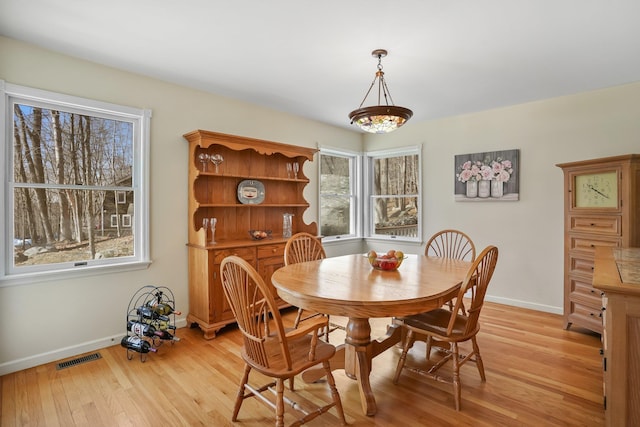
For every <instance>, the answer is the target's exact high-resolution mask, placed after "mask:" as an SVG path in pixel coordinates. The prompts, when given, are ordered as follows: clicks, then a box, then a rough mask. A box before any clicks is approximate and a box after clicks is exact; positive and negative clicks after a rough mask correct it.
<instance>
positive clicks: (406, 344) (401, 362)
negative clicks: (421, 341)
mask: <svg viewBox="0 0 640 427" xmlns="http://www.w3.org/2000/svg"><path fill="white" fill-rule="evenodd" d="M414 339H415V337H414V334H413V331H412V330H411V329H409V331H407V336H406V337H405V339H404V346H403V347H402V354H401V355H400V359H398V366H397V367H396V373H395V375H394V376H393V383H394V384H398V380H399V379H400V374H401V373H402V368H404V364H405V362H406V361H407V353H408V352H409V349H410V348H411V346H412V345H413V341H414Z"/></svg>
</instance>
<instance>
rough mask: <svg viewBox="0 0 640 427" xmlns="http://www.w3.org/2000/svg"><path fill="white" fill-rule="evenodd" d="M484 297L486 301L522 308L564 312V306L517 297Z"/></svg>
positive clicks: (554, 312) (557, 312) (546, 311)
mask: <svg viewBox="0 0 640 427" xmlns="http://www.w3.org/2000/svg"><path fill="white" fill-rule="evenodd" d="M484 299H485V301H490V302H495V303H498V304H504V305H511V306H514V307H521V308H529V309H531V310H537V311H544V312H545V313H553V314H562V313H563V309H562V307H554V306H551V305H545V304H536V303H532V302H527V301H521V300H517V299H511V298H502V297H494V296H490V295H487V296H485V297H484Z"/></svg>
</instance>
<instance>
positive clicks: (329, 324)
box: [324, 314, 331, 342]
mask: <svg viewBox="0 0 640 427" xmlns="http://www.w3.org/2000/svg"><path fill="white" fill-rule="evenodd" d="M330 328H331V323H329V315H328V314H327V327H326V328H325V330H324V340H325V341H326V342H329V329H330Z"/></svg>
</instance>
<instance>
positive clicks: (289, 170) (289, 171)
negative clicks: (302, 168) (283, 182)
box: [287, 163, 293, 178]
mask: <svg viewBox="0 0 640 427" xmlns="http://www.w3.org/2000/svg"><path fill="white" fill-rule="evenodd" d="M292 170H293V166H292V165H291V163H287V178H291V171H292Z"/></svg>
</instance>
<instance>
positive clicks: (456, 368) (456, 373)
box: [451, 342, 460, 411]
mask: <svg viewBox="0 0 640 427" xmlns="http://www.w3.org/2000/svg"><path fill="white" fill-rule="evenodd" d="M451 350H452V353H453V355H452V357H451V359H452V362H453V401H454V402H455V405H456V411H459V410H460V360H459V358H458V357H459V356H458V343H457V342H453V343H451Z"/></svg>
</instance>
